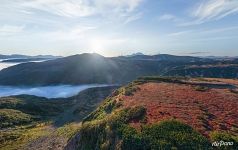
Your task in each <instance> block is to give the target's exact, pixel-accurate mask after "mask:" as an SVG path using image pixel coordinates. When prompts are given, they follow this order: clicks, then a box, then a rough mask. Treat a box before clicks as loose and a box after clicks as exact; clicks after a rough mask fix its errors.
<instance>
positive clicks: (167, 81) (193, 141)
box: [66, 77, 238, 150]
mask: <svg viewBox="0 0 238 150" xmlns="http://www.w3.org/2000/svg"><path fill="white" fill-rule="evenodd" d="M237 93H238V81H237V80H232V79H213V78H161V77H144V78H139V79H138V80H136V81H134V82H132V83H130V84H128V85H127V86H124V87H122V88H120V89H118V90H116V91H115V92H114V93H113V94H112V96H111V97H108V98H107V99H106V100H105V101H104V103H103V104H102V105H101V106H99V107H98V108H97V109H96V111H94V112H93V113H91V114H90V115H89V116H88V117H86V118H85V119H84V122H83V125H82V128H81V129H80V130H79V132H78V134H76V135H75V136H74V137H73V138H72V139H71V140H70V142H69V143H68V145H67V147H66V149H74V148H76V149H82V150H84V149H121V148H122V149H212V147H211V143H212V142H213V141H217V140H224V141H233V142H234V145H233V147H232V146H231V147H229V148H230V149H235V147H236V146H237V142H238V126H237V124H238V119H237V117H236V116H238V111H237V107H238V105H237V99H238V94H237Z"/></svg>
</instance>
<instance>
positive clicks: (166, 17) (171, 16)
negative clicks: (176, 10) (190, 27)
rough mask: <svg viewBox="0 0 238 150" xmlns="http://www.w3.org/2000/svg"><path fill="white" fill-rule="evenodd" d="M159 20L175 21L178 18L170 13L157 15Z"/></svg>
mask: <svg viewBox="0 0 238 150" xmlns="http://www.w3.org/2000/svg"><path fill="white" fill-rule="evenodd" d="M159 20H162V21H164V20H165V21H177V20H178V18H177V17H176V16H174V15H171V14H164V15H162V16H160V17H159Z"/></svg>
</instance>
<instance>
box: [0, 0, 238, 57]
mask: <svg viewBox="0 0 238 150" xmlns="http://www.w3.org/2000/svg"><path fill="white" fill-rule="evenodd" d="M85 52H97V53H99V54H102V55H105V56H115V55H127V54H131V53H135V52H143V53H145V54H158V53H168V54H175V55H198V56H200V55H203V56H204V55H205V56H208V55H218V56H219V55H226V56H234V55H238V0H11V1H9V0H2V1H1V5H0V53H1V54H13V53H20V54H28V55H38V54H53V55H65V56H67V55H72V54H78V53H85Z"/></svg>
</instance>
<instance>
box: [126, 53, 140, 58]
mask: <svg viewBox="0 0 238 150" xmlns="http://www.w3.org/2000/svg"><path fill="white" fill-rule="evenodd" d="M143 55H144V54H143V53H141V52H137V53H133V54H131V55H126V57H134V56H143Z"/></svg>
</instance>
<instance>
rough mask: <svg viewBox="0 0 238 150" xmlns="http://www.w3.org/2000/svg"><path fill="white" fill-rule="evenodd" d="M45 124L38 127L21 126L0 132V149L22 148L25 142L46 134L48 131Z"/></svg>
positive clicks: (14, 149)
mask: <svg viewBox="0 0 238 150" xmlns="http://www.w3.org/2000/svg"><path fill="white" fill-rule="evenodd" d="M47 128H48V127H47V126H40V127H37V126H35V127H28V126H25V127H21V128H16V129H14V130H9V131H8V130H6V131H1V132H0V149H1V150H18V149H23V148H24V146H25V145H26V144H28V143H29V142H30V141H33V140H35V139H37V138H39V137H41V136H46V135H48V134H49V133H50V132H49V130H47Z"/></svg>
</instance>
